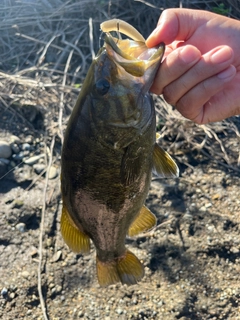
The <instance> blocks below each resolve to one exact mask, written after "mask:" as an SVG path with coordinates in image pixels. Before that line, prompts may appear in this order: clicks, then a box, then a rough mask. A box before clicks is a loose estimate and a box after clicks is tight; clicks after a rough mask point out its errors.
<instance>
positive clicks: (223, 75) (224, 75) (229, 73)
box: [217, 65, 236, 80]
mask: <svg viewBox="0 0 240 320" xmlns="http://www.w3.org/2000/svg"><path fill="white" fill-rule="evenodd" d="M235 74H236V68H235V67H234V66H232V65H231V66H229V67H228V68H227V69H225V70H224V71H222V72H220V73H218V74H217V76H218V78H219V79H222V80H228V79H230V78H232V77H233V76H235Z"/></svg>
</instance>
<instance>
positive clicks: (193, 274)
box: [0, 108, 240, 320]
mask: <svg viewBox="0 0 240 320" xmlns="http://www.w3.org/2000/svg"><path fill="white" fill-rule="evenodd" d="M19 116H20V113H17V112H16V113H12V112H11V110H7V109H5V108H1V117H0V128H1V129H0V140H5V141H8V142H10V140H11V139H13V137H12V136H13V135H14V136H18V137H19V141H17V144H18V147H19V149H20V150H22V149H24V147H23V146H24V144H26V143H27V144H28V145H30V153H28V156H27V158H31V156H32V155H39V154H40V155H41V154H42V153H43V154H44V153H45V154H48V153H49V150H48V149H46V145H47V146H48V147H49V146H50V142H51V138H52V137H50V136H49V137H48V138H46V137H44V135H41V133H40V134H39V132H41V130H40V131H39V130H35V129H34V125H35V126H36V125H39V123H38V124H36V122H35V123H34V122H33V125H31V126H30V125H29V123H28V122H27V121H23V118H19ZM236 123H237V121H236ZM194 128H196V126H194ZM189 130H190V129H189ZM219 137H220V136H219ZM221 140H222V143H224V144H225V146H227V147H228V151H229V154H230V158H231V156H232V158H231V159H232V161H233V162H234V161H235V162H234V163H236V161H237V154H238V152H239V140H238V138H237V136H236V135H234V134H233V133H232V134H231V132H229V133H228V134H225V135H222V136H221ZM211 143H212V148H213V150H214V148H215V150H218V148H219V147H218V146H217V145H218V143H217V142H216V141H215V142H213V141H212V142H211ZM162 144H163V145H164V147H166V148H167V147H168V146H169V141H168V140H167V139H163V140H162ZM53 150H54V151H53V166H54V167H55V168H56V169H57V173H56V175H57V176H56V177H55V178H54V177H53V179H50V180H49V181H48V185H47V189H46V197H45V193H44V189H45V186H46V178H45V175H44V174H42V175H40V174H37V173H36V167H34V165H33V164H26V163H23V164H20V165H19V166H16V164H18V163H20V162H21V161H20V160H19V161H18V159H17V158H16V156H15V157H14V155H12V158H11V159H10V160H11V161H12V162H10V163H9V164H8V166H7V167H4V169H3V168H2V172H1V175H2V176H3V174H4V173H6V172H8V171H9V173H8V174H7V175H6V176H4V177H3V178H1V179H0V230H1V233H0V290H1V295H0V318H2V319H5V320H7V319H9V320H13V319H44V317H43V314H42V310H41V306H40V299H39V292H38V281H39V276H38V269H39V268H40V269H39V270H41V272H40V275H41V277H40V278H41V285H42V294H43V300H44V303H45V305H46V314H47V316H48V319H52V320H53V319H59V320H60V319H61V320H64V319H79V318H82V319H106V320H107V319H182V320H183V319H192V320H195V319H240V263H239V262H240V234H239V222H240V197H239V188H240V179H239V176H240V174H239V167H237V165H233V166H232V167H231V166H227V165H225V166H224V165H223V164H224V160H223V159H220V158H219V159H216V158H209V157H205V156H204V155H203V154H202V153H201V152H199V151H196V150H195V151H193V150H191V149H189V150H187V151H186V150H185V149H184V151H181V150H182V149H181V148H179V149H178V150H177V151H175V152H174V154H173V157H174V158H175V159H176V161H177V162H178V164H179V167H180V172H181V174H180V178H179V179H176V180H171V179H170V180H166V179H162V180H160V179H156V178H153V182H152V186H151V190H150V193H149V196H148V199H147V201H146V204H147V206H148V207H149V208H150V209H151V210H152V211H153V212H154V213H155V214H156V216H157V218H158V225H157V228H156V229H155V230H154V231H152V232H150V233H149V234H146V235H142V236H140V237H137V238H134V239H127V240H126V243H127V246H128V247H129V248H130V249H131V250H132V251H133V252H134V253H135V254H136V255H137V256H138V257H139V258H140V259H141V261H142V262H143V264H144V266H145V277H144V279H143V280H142V281H141V282H140V283H139V284H138V285H134V286H130V287H127V286H122V285H120V284H119V285H114V286H110V287H108V288H104V289H103V288H100V287H99V285H98V283H97V280H96V273H95V249H94V248H93V247H92V250H91V253H90V254H89V255H87V256H82V255H75V254H73V253H72V252H71V251H70V250H69V249H68V247H67V246H66V245H65V244H64V242H63V240H62V237H61V234H60V232H59V219H60V211H61V198H60V191H59V170H60V142H59V139H58V138H56V141H55V145H54V149H53ZM17 151H19V150H17ZM234 157H235V158H234ZM186 159H187V161H186ZM216 160H217V161H216ZM39 161H40V164H41V165H42V166H45V167H46V168H47V162H46V161H45V159H41V160H39ZM11 166H12V167H11ZM11 168H12V171H10V169H11ZM4 170H5V171H4ZM43 172H44V171H43ZM44 203H46V208H45V209H46V210H45V221H44V228H43V244H42V249H41V250H39V235H40V221H41V216H42V212H43V207H44ZM39 252H42V262H41V266H40V267H39V259H41V258H40V255H39Z"/></svg>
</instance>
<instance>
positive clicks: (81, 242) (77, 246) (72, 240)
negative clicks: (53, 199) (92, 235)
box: [60, 205, 90, 253]
mask: <svg viewBox="0 0 240 320" xmlns="http://www.w3.org/2000/svg"><path fill="white" fill-rule="evenodd" d="M60 229H61V233H62V237H63V239H64V241H65V242H66V244H67V245H68V246H69V248H70V249H71V250H72V251H73V252H75V253H80V252H82V253H88V252H89V251H90V239H89V237H88V236H87V235H86V234H85V233H83V232H82V231H80V230H79V229H78V228H77V226H76V225H75V223H74V222H73V221H72V219H71V217H70V215H69V213H68V211H67V208H66V207H65V206H64V205H63V208H62V216H61V228H60Z"/></svg>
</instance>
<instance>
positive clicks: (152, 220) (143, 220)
mask: <svg viewBox="0 0 240 320" xmlns="http://www.w3.org/2000/svg"><path fill="white" fill-rule="evenodd" d="M156 222H157V219H156V217H155V215H154V214H153V213H152V212H151V211H150V210H149V209H148V208H147V207H146V206H143V207H142V208H141V210H140V212H139V214H138V215H137V217H136V219H135V220H134V221H133V222H132V224H131V225H130V227H129V229H128V235H129V236H130V237H133V236H136V235H138V234H139V233H142V232H146V231H149V230H150V229H152V228H153V227H154V226H155V225H156Z"/></svg>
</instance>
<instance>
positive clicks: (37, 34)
mask: <svg viewBox="0 0 240 320" xmlns="http://www.w3.org/2000/svg"><path fill="white" fill-rule="evenodd" d="M170 7H182V8H194V9H202V10H210V11H213V12H216V13H218V14H223V15H225V16H229V17H232V18H236V19H238V18H239V17H240V2H239V1H238V0H225V1H223V0H221V1H210V0H198V1H197V0H182V1H179V0H168V1H167V0H147V1H144V0H69V1H66V0H38V1H35V0H1V2H0V30H1V32H0V83H1V84H0V86H1V90H0V112H1V114H4V112H6V110H7V111H8V112H11V113H12V115H13V117H15V118H16V117H18V116H19V114H20V115H21V121H22V120H24V119H26V122H27V123H28V124H29V126H30V124H31V125H32V126H33V127H34V129H36V132H37V133H38V134H42V135H43V136H48V137H50V136H53V135H57V136H59V138H60V145H61V143H62V139H63V132H64V128H65V126H66V123H67V120H68V116H69V114H70V112H71V110H72V107H73V105H74V103H75V101H76V97H77V94H78V93H79V89H80V87H81V84H82V82H83V80H84V77H85V75H86V73H87V70H88V67H89V65H90V63H91V61H92V58H93V56H94V54H95V53H96V52H97V51H98V49H99V37H100V28H99V25H100V23H101V22H102V21H105V20H107V19H112V18H119V19H122V20H125V21H127V22H129V23H130V24H132V25H133V26H134V27H135V28H137V29H138V30H139V31H140V32H141V33H142V34H143V36H145V37H147V36H148V35H149V34H150V33H151V31H152V30H153V29H154V27H155V26H156V24H157V21H158V19H159V16H160V14H161V12H162V11H163V10H164V9H166V8H170ZM203 41H204V39H203ZM155 102H156V104H155V105H156V110H157V116H158V119H157V121H158V128H157V129H158V131H160V134H161V138H162V143H163V144H164V141H165V140H167V141H166V142H167V144H166V145H167V146H168V149H169V148H170V149H171V150H170V151H171V152H172V153H175V152H179V151H177V150H179V148H181V150H184V157H185V156H186V155H187V154H188V153H189V154H190V153H191V157H192V155H194V152H195V153H197V155H199V154H201V156H204V157H207V158H209V159H213V161H215V162H216V164H217V165H219V163H220V164H223V166H225V168H226V166H227V168H228V169H229V170H237V171H238V172H239V169H237V167H236V165H237V166H238V165H239V163H240V157H239V151H238V149H239V147H238V144H237V146H235V147H234V148H232V146H229V145H228V139H226V143H225V141H224V139H223V138H224V137H225V138H226V136H228V135H230V136H232V135H233V136H235V137H236V138H237V139H239V137H240V135H239V130H240V121H239V117H234V118H233V119H228V120H226V121H223V122H221V123H217V124H210V125H207V126H196V125H195V124H193V123H190V122H189V121H188V120H186V119H183V118H182V117H181V116H180V115H179V114H178V113H177V112H176V111H175V110H174V109H173V108H172V107H171V106H169V105H168V104H167V103H166V102H165V101H164V100H163V99H162V98H161V97H155ZM29 106H30V107H29ZM29 108H30V116H29V115H27V114H28V113H29ZM26 110H27V112H26ZM32 110H35V111H34V114H38V115H39V114H40V115H41V116H40V119H41V121H42V122H41V123H40V124H39V122H38V123H37V124H34V123H33V120H32V119H33V117H32V115H31V112H32ZM38 118H39V117H38ZM31 122H32V123H31ZM0 125H1V126H4V123H3V124H1V123H0ZM169 142H170V144H169ZM193 150H195V151H194V152H193ZM194 156H195V155H194ZM184 157H181V158H180V160H179V161H180V162H185V161H186V162H188V163H189V161H190V160H191V159H189V156H187V158H186V159H184ZM190 163H191V161H190ZM234 168H235V169H234Z"/></svg>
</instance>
